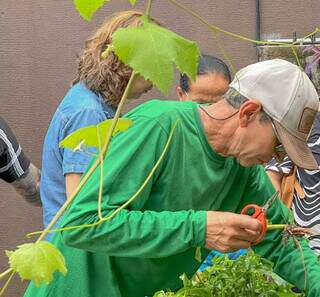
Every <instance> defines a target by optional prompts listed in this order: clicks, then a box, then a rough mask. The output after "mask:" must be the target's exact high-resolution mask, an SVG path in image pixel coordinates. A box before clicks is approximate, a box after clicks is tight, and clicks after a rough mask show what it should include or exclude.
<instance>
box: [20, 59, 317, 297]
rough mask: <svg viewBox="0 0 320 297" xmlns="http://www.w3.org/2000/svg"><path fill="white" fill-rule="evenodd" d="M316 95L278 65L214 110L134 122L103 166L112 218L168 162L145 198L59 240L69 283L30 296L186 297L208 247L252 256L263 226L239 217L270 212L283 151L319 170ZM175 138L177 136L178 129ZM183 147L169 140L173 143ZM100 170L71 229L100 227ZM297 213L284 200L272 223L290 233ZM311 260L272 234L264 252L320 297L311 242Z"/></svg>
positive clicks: (160, 109) (174, 105) (265, 66)
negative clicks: (314, 143) (184, 289)
mask: <svg viewBox="0 0 320 297" xmlns="http://www.w3.org/2000/svg"><path fill="white" fill-rule="evenodd" d="M318 106H319V103H318V96H317V93H316V91H315V89H314V87H313V85H312V83H311V82H310V80H309V79H308V78H307V76H306V75H305V74H304V73H303V72H302V71H301V70H300V69H299V68H298V67H297V66H295V65H293V64H291V63H289V62H286V61H283V60H270V61H265V62H260V63H256V64H252V65H249V66H247V67H245V68H244V69H242V70H241V71H239V72H238V73H237V75H236V78H235V79H234V81H233V82H232V83H231V85H230V89H229V91H228V92H227V94H226V95H225V98H224V99H223V100H220V101H219V102H218V103H216V104H214V105H210V106H206V107H199V106H198V105H197V104H196V103H194V102H184V103H182V102H170V101H167V102H165V101H149V102H147V103H146V104H144V105H141V106H139V107H137V108H136V109H135V110H133V111H131V112H129V113H128V114H127V117H128V118H131V119H132V120H133V121H134V125H133V126H132V127H130V128H129V130H128V131H127V132H125V133H121V134H118V135H117V136H116V137H115V138H114V139H113V141H112V144H111V146H110V149H109V152H108V154H107V156H106V158H105V160H104V168H103V171H104V174H103V185H104V187H103V201H102V216H103V217H106V216H109V215H111V214H112V213H114V212H115V211H117V209H119V207H120V206H122V205H123V204H124V203H126V202H128V199H129V198H130V197H132V196H133V195H134V194H135V193H136V192H137V191H138V189H139V188H140V187H141V185H142V184H143V183H144V181H145V180H146V177H147V176H148V174H149V173H150V171H151V170H152V168H153V167H154V165H155V164H156V162H157V161H158V160H159V158H160V156H161V154H162V152H163V150H164V148H165V146H166V145H167V144H168V148H167V151H166V152H165V154H164V157H163V159H162V161H161V162H160V163H159V166H158V167H157V169H156V170H155V172H154V174H153V175H152V178H151V179H150V180H149V181H148V182H147V183H146V185H145V187H144V188H143V190H142V191H141V192H140V193H139V194H138V196H137V197H136V198H135V199H134V201H132V202H131V203H129V204H128V205H127V206H126V207H125V208H124V209H122V210H120V211H119V212H118V213H117V214H116V215H115V216H114V217H113V218H112V219H111V220H109V221H108V222H104V223H101V224H96V225H95V226H94V227H91V228H78V229H73V230H68V231H63V232H62V233H57V234H55V236H54V237H53V241H52V242H53V243H54V244H55V245H56V246H57V247H58V248H59V249H60V250H61V251H62V253H63V254H64V256H65V258H66V263H67V267H68V273H67V275H66V276H65V277H64V276H62V275H60V274H56V275H55V279H54V280H53V281H52V283H50V284H49V285H48V286H45V285H42V286H41V287H40V288H36V287H35V286H34V284H30V286H29V288H28V290H27V292H26V294H25V296H28V297H39V296H41V297H48V296H50V297H53V296H54V297H60V296H63V297H89V296H90V297H120V296H121V297H144V296H152V295H153V294H154V293H155V292H156V291H158V290H161V289H171V290H177V289H178V288H179V287H181V285H182V283H181V281H180V280H179V276H180V275H181V274H182V273H186V274H187V275H188V276H192V275H193V274H194V273H195V271H196V270H197V268H198V266H199V263H198V262H197V261H196V260H195V258H194V255H195V251H196V248H197V247H201V248H202V257H203V258H204V257H206V255H207V253H208V251H209V249H215V250H218V251H221V252H228V251H234V250H237V249H239V248H248V247H249V246H251V245H252V243H255V242H256V240H257V239H258V238H259V235H260V232H261V225H260V223H259V221H258V220H256V219H254V218H251V217H250V216H246V215H240V214H237V213H239V212H240V211H241V209H242V208H243V207H244V206H245V205H247V204H249V203H256V204H259V205H263V204H264V203H265V202H266V201H267V200H268V199H269V198H270V197H271V196H272V195H273V194H274V188H273V186H272V185H271V183H270V181H269V179H268V177H267V176H266V174H265V172H264V168H263V167H262V166H260V165H258V164H263V163H265V162H267V161H268V160H270V159H271V158H272V156H274V155H278V153H279V151H280V149H281V147H280V146H281V145H283V146H284V148H285V150H286V153H287V154H288V155H289V156H290V158H291V159H292V160H293V161H294V162H295V163H296V164H298V165H299V166H301V167H305V168H308V169H314V168H316V167H318V165H317V164H316V162H315V160H314V158H313V156H312V154H311V152H310V150H309V148H308V146H307V144H306V140H307V136H308V133H309V131H310V129H311V126H312V123H313V121H314V118H315V115H316V113H317V111H318ZM174 126H175V129H174V130H173V127H174ZM171 133H173V134H172V139H171V141H170V135H171ZM99 180H100V168H97V169H96V170H95V171H94V173H93V175H92V176H91V177H90V179H89V180H88V182H87V183H86V185H84V187H83V188H82V190H81V191H80V193H79V194H78V195H77V196H76V197H75V200H74V202H73V203H72V205H71V206H70V207H69V209H68V210H67V211H66V213H65V215H64V217H63V219H62V221H61V227H70V226H75V225H82V224H91V223H95V222H98V221H99V217H98V211H97V207H98V192H99ZM287 214H288V210H287V209H286V208H285V207H284V206H283V205H282V204H281V202H280V201H279V200H276V201H275V202H274V203H273V204H272V205H271V207H270V208H269V209H268V212H267V216H268V220H269V222H272V223H283V222H284V221H285V218H286V216H287ZM301 246H302V251H303V253H304V262H302V260H301V251H300V249H298V248H296V247H295V246H294V244H293V243H292V242H290V243H289V244H287V245H284V244H283V243H282V232H281V231H268V232H267V235H266V236H265V238H264V240H263V241H262V242H261V243H260V244H258V245H255V246H253V249H254V250H255V251H256V252H257V253H259V254H260V255H262V256H263V257H266V258H268V259H270V260H271V261H273V262H274V269H275V271H276V272H277V273H278V274H279V275H280V276H282V277H283V278H285V279H286V280H288V281H289V282H291V283H293V284H294V285H296V286H298V287H299V288H302V289H304V283H305V269H306V271H307V273H306V275H307V280H306V283H307V286H306V288H305V289H306V292H307V295H308V296H309V297H316V296H320V282H319V279H320V265H319V264H318V261H317V258H316V256H315V255H314V253H313V252H312V251H311V250H310V248H309V247H308V244H307V243H306V242H302V243H301Z"/></svg>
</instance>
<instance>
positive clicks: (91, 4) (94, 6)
mask: <svg viewBox="0 0 320 297" xmlns="http://www.w3.org/2000/svg"><path fill="white" fill-rule="evenodd" d="M109 1H110V0H73V3H74V5H75V7H76V9H77V10H78V12H79V14H80V15H81V16H82V17H83V18H84V19H85V20H87V21H90V20H91V18H92V16H93V15H94V14H95V13H96V11H97V10H98V9H99V8H101V7H102V6H103V5H104V4H105V3H106V2H109Z"/></svg>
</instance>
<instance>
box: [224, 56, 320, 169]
mask: <svg viewBox="0 0 320 297" xmlns="http://www.w3.org/2000/svg"><path fill="white" fill-rule="evenodd" d="M230 87H232V88H234V89H235V90H237V91H238V92H239V93H240V94H241V95H243V96H244V97H246V98H248V99H257V100H259V101H260V102H261V104H262V107H263V110H264V111H265V112H266V113H267V114H268V115H269V116H270V117H271V119H272V122H273V124H274V126H275V129H276V132H277V134H278V135H277V136H278V137H279V138H280V139H279V141H280V142H281V143H282V145H283V146H284V148H285V150H286V153H287V154H288V156H289V158H290V159H291V160H292V161H293V162H294V163H295V164H296V165H297V166H299V167H301V168H305V169H319V166H318V164H317V162H316V160H315V158H314V156H313V155H312V152H311V150H310V149H309V147H308V144H307V140H308V136H309V134H310V132H311V129H312V125H313V122H314V120H315V117H316V114H317V112H318V110H319V98H318V94H317V92H316V89H315V87H314V86H313V84H312V82H311V81H310V79H309V78H308V76H307V75H306V74H305V73H304V72H303V71H302V70H301V69H300V68H299V67H298V66H296V65H294V64H292V63H290V62H288V61H285V60H281V59H274V60H267V61H263V62H258V63H255V64H251V65H249V66H247V67H245V68H243V69H241V70H240V71H239V72H237V73H236V75H235V78H234V80H233V81H232V82H231V84H230Z"/></svg>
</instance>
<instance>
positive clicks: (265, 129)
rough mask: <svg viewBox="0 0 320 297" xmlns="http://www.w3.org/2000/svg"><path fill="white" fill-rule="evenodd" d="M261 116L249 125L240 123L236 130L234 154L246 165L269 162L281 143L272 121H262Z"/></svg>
mask: <svg viewBox="0 0 320 297" xmlns="http://www.w3.org/2000/svg"><path fill="white" fill-rule="evenodd" d="M260 116H261V114H259V115H257V116H256V118H255V119H254V120H252V121H251V122H249V123H248V125H247V126H244V127H241V125H240V126H239V127H238V129H237V130H236V132H235V136H236V137H235V140H236V144H235V152H234V156H235V157H236V158H237V160H238V161H239V163H240V164H241V165H242V166H245V167H248V166H253V165H257V164H265V163H267V162H268V161H269V160H271V159H272V157H273V156H274V154H275V147H276V146H277V145H279V144H280V143H279V141H278V140H277V137H276V135H275V132H274V129H273V127H272V122H271V121H261V120H259V119H260Z"/></svg>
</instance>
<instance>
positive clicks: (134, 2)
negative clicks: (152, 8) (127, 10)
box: [128, 0, 137, 6]
mask: <svg viewBox="0 0 320 297" xmlns="http://www.w3.org/2000/svg"><path fill="white" fill-rule="evenodd" d="M128 1H129V2H130V4H131V5H132V6H134V5H135V4H136V2H137V0H128Z"/></svg>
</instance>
